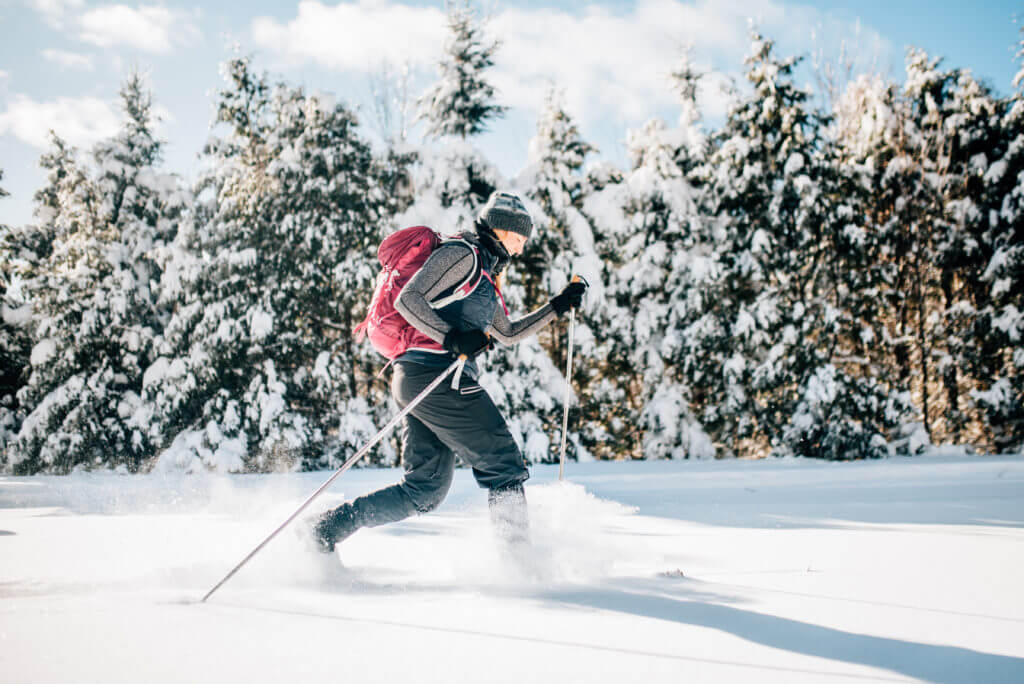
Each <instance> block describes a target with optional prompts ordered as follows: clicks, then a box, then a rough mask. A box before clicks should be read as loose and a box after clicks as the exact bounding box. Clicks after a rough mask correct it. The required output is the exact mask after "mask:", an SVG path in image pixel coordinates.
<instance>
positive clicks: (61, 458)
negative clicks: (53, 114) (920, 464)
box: [0, 8, 1024, 474]
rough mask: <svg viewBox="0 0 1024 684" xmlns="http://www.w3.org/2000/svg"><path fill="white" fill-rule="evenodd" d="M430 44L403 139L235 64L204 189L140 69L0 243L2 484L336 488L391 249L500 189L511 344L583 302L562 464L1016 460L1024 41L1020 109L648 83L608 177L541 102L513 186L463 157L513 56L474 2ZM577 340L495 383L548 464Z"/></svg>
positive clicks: (669, 65) (774, 70)
mask: <svg viewBox="0 0 1024 684" xmlns="http://www.w3.org/2000/svg"><path fill="white" fill-rule="evenodd" d="M448 28H449V36H448V42H447V44H446V45H445V46H444V49H443V51H441V50H440V47H441V46H439V55H438V58H439V61H438V65H437V66H438V68H437V77H436V82H435V84H434V85H433V86H432V87H431V88H430V89H429V90H427V91H426V92H425V93H423V94H421V95H420V97H419V98H418V99H416V98H415V97H414V98H413V102H412V104H413V105H414V106H415V113H414V114H412V115H410V116H417V117H418V124H417V125H419V126H420V127H421V128H422V130H423V136H422V141H420V140H419V139H418V138H417V139H416V140H415V142H413V141H412V139H411V138H409V137H407V136H405V135H396V136H394V137H393V138H392V139H389V140H386V141H384V143H383V144H381V143H380V142H379V141H371V137H370V136H369V135H368V134H367V132H366V129H365V125H366V124H365V122H363V121H361V120H360V119H359V118H357V115H356V110H355V109H354V108H352V107H350V106H349V105H347V104H345V103H344V97H343V96H342V95H343V94H338V97H337V99H336V100H335V99H334V98H332V97H328V96H326V95H323V94H312V93H309V92H306V91H305V90H304V89H303V88H302V87H298V86H295V85H291V84H289V83H287V82H281V81H280V80H279V79H277V78H275V77H274V76H273V75H272V74H268V73H266V72H264V71H263V70H262V69H261V67H260V65H259V64H257V63H255V60H254V59H253V58H247V57H237V58H234V59H231V60H230V61H228V62H226V63H225V64H223V65H222V67H221V70H222V74H223V81H222V86H221V88H220V90H219V92H217V93H216V94H215V96H214V97H215V99H216V102H215V111H216V115H215V120H214V121H212V122H211V127H210V136H209V140H208V142H207V143H206V144H205V146H204V147H203V149H202V150H201V151H199V150H197V152H198V153H200V155H201V159H202V170H201V172H200V173H199V175H198V177H197V178H196V179H195V180H194V182H193V181H189V182H186V181H185V180H183V176H182V175H181V174H180V173H178V172H176V171H175V170H174V169H168V168H166V167H165V166H164V164H163V161H162V147H163V145H164V143H163V142H162V141H161V140H160V139H159V138H158V136H157V135H156V134H155V132H154V117H155V114H154V110H155V108H156V104H157V103H158V101H159V93H156V92H152V91H151V90H150V89H149V86H148V84H147V80H146V79H145V77H143V76H142V75H140V74H139V73H137V72H132V73H131V74H129V75H128V76H127V77H126V79H125V80H124V82H123V84H122V88H121V92H120V97H121V104H122V110H123V124H122V126H121V129H120V131H119V132H118V133H117V134H116V135H114V136H112V137H110V138H108V139H105V140H103V141H101V142H100V143H98V144H97V145H95V146H94V147H92V148H91V149H76V148H75V147H73V146H71V145H70V144H69V143H67V142H66V141H65V140H63V139H61V138H60V137H58V136H57V135H56V134H53V135H52V137H51V142H50V145H49V149H48V151H47V152H46V153H45V154H43V156H42V157H41V158H40V160H39V163H40V164H41V165H42V167H43V168H44V169H45V170H46V172H47V181H46V183H45V185H44V186H43V187H42V188H40V189H39V190H38V192H37V193H36V195H35V200H34V201H35V213H34V220H33V221H32V222H31V223H30V224H27V225H18V226H14V225H11V226H8V225H2V226H0V301H2V314H3V315H2V323H0V470H2V471H3V472H6V473H13V474H31V473H54V474H63V473H69V472H71V471H73V470H76V469H83V468H84V469H117V470H124V471H127V472H148V471H151V470H153V469H170V470H183V471H192V472H195V471H201V470H206V469H211V470H217V471H221V472H271V471H281V470H296V469H306V470H309V469H324V468H332V467H337V466H339V465H340V464H341V463H342V462H343V461H344V459H345V458H346V457H348V456H350V455H352V454H353V453H354V452H355V451H356V450H358V449H359V447H360V446H361V445H362V444H363V443H364V442H365V441H367V440H368V439H369V438H370V437H372V436H373V435H374V434H375V433H376V432H377V430H378V429H380V427H381V426H383V425H384V424H385V423H386V422H387V420H388V419H389V417H390V416H391V415H393V413H394V411H395V407H394V405H393V403H392V400H391V399H390V395H389V392H388V378H389V373H390V371H384V372H383V374H381V369H382V368H383V367H384V366H385V364H386V363H387V360H386V359H383V358H382V357H380V356H378V355H377V354H376V353H375V352H374V351H373V349H372V348H371V347H370V345H369V344H368V343H367V342H366V341H365V340H360V339H357V337H356V335H355V334H354V333H353V329H354V328H355V326H356V325H357V324H358V323H359V322H360V321H361V320H362V319H363V317H364V316H365V314H366V308H367V305H368V303H369V301H370V298H371V296H372V294H373V288H374V282H375V278H376V276H377V273H378V271H379V264H378V262H377V247H378V245H379V244H380V242H381V240H382V239H383V238H384V237H386V236H387V235H388V234H390V233H392V232H394V231H395V230H397V229H399V228H402V227H405V226H411V225H428V226H431V227H433V228H435V229H437V230H438V231H440V232H442V233H445V234H455V233H457V232H459V231H462V230H468V229H471V228H472V225H473V220H474V218H475V216H476V213H477V211H478V210H479V208H480V206H481V205H482V204H483V202H484V201H485V200H486V199H487V197H488V196H489V195H490V193H491V192H492V191H494V190H506V191H509V192H514V193H516V194H518V195H519V196H520V197H522V198H523V200H524V202H525V203H526V205H527V207H528V209H529V211H530V213H531V215H532V216H533V219H534V224H535V228H534V234H533V237H532V238H531V240H530V241H529V243H528V244H527V247H526V251H525V253H524V254H523V255H522V256H521V257H519V258H516V259H513V261H512V264H511V266H510V267H509V270H508V272H507V274H506V279H505V285H504V295H505V299H506V300H507V302H508V304H509V308H510V309H511V310H512V314H513V317H515V316H516V315H523V314H525V313H527V312H529V311H532V310H533V309H535V308H537V307H539V306H541V305H543V304H544V303H546V302H547V301H548V299H549V298H550V297H551V296H553V295H554V294H556V293H557V292H558V291H559V290H560V289H561V288H562V287H564V285H565V284H566V282H567V281H568V279H569V278H570V277H571V275H572V274H573V273H579V274H581V275H583V276H584V277H585V278H586V279H587V281H588V282H589V283H590V289H589V291H588V294H587V297H586V299H585V301H584V305H583V308H582V309H581V310H580V311H579V312H578V315H577V317H576V324H575V332H574V336H575V337H574V339H575V342H574V345H575V347H574V349H575V352H574V354H575V356H574V359H573V371H572V375H573V377H572V378H571V385H572V388H573V394H574V396H573V399H572V410H571V412H570V420H569V425H570V430H569V434H568V441H569V454H570V457H571V458H575V459H579V460H590V459H684V458H733V457H766V456H802V457H811V458H821V459H830V460H847V459H864V458H879V457H887V456H896V455H906V456H913V455H915V454H918V453H922V452H923V451H925V450H927V449H928V448H930V447H931V446H932V445H942V444H954V445H961V446H965V447H967V448H968V449H970V450H972V451H975V452H977V453H986V454H1000V453H1016V452H1019V451H1020V450H1022V449H1024V342H1022V337H1024V40H1022V41H1021V43H1020V45H1019V46H1018V56H1017V59H1018V62H1019V63H1020V66H1021V68H1020V69H1019V72H1018V75H1017V77H1016V79H1015V80H1014V82H1013V83H1012V84H999V86H1000V87H1003V88H1005V89H1006V91H1007V92H1008V93H1009V95H1006V96H1002V95H999V94H997V92H996V91H995V90H994V89H993V86H992V85H990V84H986V83H984V82H980V81H979V80H977V79H976V78H975V77H974V76H973V75H972V73H971V71H970V70H969V69H968V68H967V65H965V66H963V67H961V66H956V65H947V64H946V63H945V62H944V61H943V60H942V59H941V58H940V57H939V56H937V55H930V54H926V53H925V52H923V51H920V50H916V49H911V50H908V51H907V53H906V61H905V69H904V71H903V73H902V74H900V77H899V80H893V79H891V78H886V77H882V76H880V75H877V74H852V75H851V76H850V77H849V78H848V79H845V80H844V82H843V83H841V84H840V85H841V88H836V89H835V92H834V93H833V96H832V97H829V98H824V100H823V101H825V102H827V104H815V102H816V101H817V99H816V98H815V97H814V95H813V94H812V93H811V92H810V91H809V90H807V89H806V88H804V87H803V86H801V85H799V84H800V83H801V80H800V79H798V78H797V76H796V74H795V71H796V70H797V69H799V68H801V67H800V66H799V65H800V62H801V57H799V56H788V55H783V54H779V51H778V50H777V49H776V48H775V46H774V45H773V41H772V40H771V38H770V37H769V36H763V35H760V34H759V33H758V32H757V31H756V30H752V31H751V34H750V47H749V50H748V57H747V59H746V62H745V64H744V67H743V73H744V77H745V78H744V80H743V81H737V82H736V83H735V87H734V89H733V92H732V93H731V98H732V105H731V107H730V109H729V111H728V114H727V115H726V116H725V118H724V120H723V121H721V122H715V123H714V125H712V124H711V123H710V122H708V121H707V120H706V119H705V118H703V116H702V113H701V111H700V109H699V107H698V98H697V89H698V85H699V84H700V82H701V79H702V78H705V77H706V76H707V74H704V73H701V72H700V71H699V70H698V69H696V68H695V66H694V61H693V60H692V59H691V56H690V55H688V54H687V53H685V52H681V53H680V54H677V55H666V60H667V61H666V64H665V72H666V73H670V74H671V78H670V79H668V80H667V81H666V83H665V87H666V88H668V89H671V90H672V91H673V92H674V93H675V94H676V95H677V96H678V109H677V113H678V117H677V118H676V119H674V120H664V119H662V118H658V117H655V118H651V119H650V120H648V121H647V123H646V124H644V125H643V126H641V127H639V128H636V129H634V130H630V131H628V132H626V131H624V132H623V138H624V139H625V140H626V141H627V144H628V164H627V165H624V166H623V165H618V164H613V163H611V162H608V161H606V160H604V159H602V156H601V152H600V151H599V150H597V149H595V147H594V146H593V145H592V144H591V143H588V141H587V140H585V139H584V138H583V136H582V135H581V133H580V128H579V126H578V125H577V123H576V122H575V121H574V120H573V117H572V116H571V115H570V114H569V113H568V112H567V111H566V106H565V104H564V98H563V97H562V95H561V93H560V91H559V90H558V88H557V87H554V88H552V90H551V92H550V95H549V97H548V100H547V103H546V106H545V108H544V111H543V112H542V113H541V115H540V117H539V119H538V120H537V122H536V129H535V133H534V135H533V137H532V139H530V140H523V141H522V144H523V145H524V146H527V145H528V149H529V163H528V165H527V166H526V167H525V168H524V169H522V170H521V172H520V173H519V174H518V175H516V176H515V177H505V176H503V175H502V173H501V172H500V171H499V170H498V167H497V165H496V164H495V163H494V161H493V160H490V159H487V158H486V157H485V155H484V154H483V153H482V152H481V151H480V149H479V148H478V147H477V146H476V145H475V144H474V140H475V138H476V137H477V136H478V135H479V134H480V133H481V132H482V131H484V130H486V129H487V128H488V124H489V123H491V122H493V121H494V120H495V119H497V118H499V117H501V116H502V115H503V114H504V112H505V111H506V110H505V107H504V106H503V105H502V103H501V93H500V92H499V91H496V89H495V88H494V87H493V86H492V85H491V83H490V81H489V73H488V70H489V69H490V68H491V67H492V66H493V63H494V59H495V55H497V54H499V53H500V50H501V44H500V42H498V41H496V40H493V39H491V38H489V37H488V34H487V33H486V31H485V28H486V24H485V22H484V21H483V20H481V19H479V18H478V17H477V16H476V14H474V13H473V12H472V11H471V10H470V9H467V8H461V9H458V8H457V9H453V10H451V11H450V13H449V27H448ZM0 174H2V171H0ZM2 186H3V178H2V175H0V194H6V193H4V192H3V190H2ZM2 201H3V200H2V199H0V202H2ZM567 333H568V318H562V319H559V321H557V322H556V323H555V324H554V325H552V326H550V327H548V328H547V329H545V330H544V331H543V332H542V333H541V334H540V335H539V336H538V337H537V338H534V339H531V340H529V341H527V342H525V343H523V344H521V345H518V346H516V347H510V348H502V347H500V346H499V347H497V348H496V349H494V350H492V351H490V352H489V353H488V354H487V355H486V358H485V359H484V360H483V364H482V367H483V370H484V374H483V376H482V378H481V382H482V384H484V386H485V387H486V388H487V390H488V391H489V393H490V394H491V396H492V397H493V398H494V400H495V402H496V403H497V404H498V406H499V408H500V409H501V411H502V413H503V414H504V415H505V416H506V417H507V419H508V421H509V426H510V428H511V429H512V432H513V435H514V436H515V437H516V439H517V441H519V443H520V444H521V446H522V448H523V451H524V453H525V454H526V456H527V458H528V459H529V460H530V461H532V462H534V463H538V462H551V461H552V460H557V458H558V447H559V443H560V439H561V419H562V406H563V401H564V399H565V397H564V393H565V387H566V378H565V376H564V373H565V368H566V352H567V343H566V340H567ZM397 444H398V439H397V437H396V436H394V435H392V436H391V437H390V438H389V440H385V441H384V442H382V443H381V445H379V447H378V448H376V449H375V451H374V452H373V453H372V454H371V456H370V458H368V459H367V460H366V461H365V462H364V463H368V464H378V465H394V464H396V463H398V462H399V460H400V458H401V456H400V453H399V450H398V447H397Z"/></svg>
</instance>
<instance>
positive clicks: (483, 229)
mask: <svg viewBox="0 0 1024 684" xmlns="http://www.w3.org/2000/svg"><path fill="white" fill-rule="evenodd" d="M476 234H477V237H479V238H480V244H481V245H483V246H484V249H486V250H487V251H488V252H490V253H491V254H493V255H494V256H495V257H496V258H497V259H498V263H497V264H495V265H494V272H493V273H492V274H491V275H493V276H495V277H497V276H498V275H500V274H501V272H502V271H504V270H505V267H506V266H508V262H509V261H511V259H512V255H511V254H509V253H508V250H507V249H505V245H503V244H502V243H501V240H499V239H498V235H497V234H496V233H495V232H494V231H493V230H491V227H490V226H488V225H487V224H486V223H484V222H483V221H477V222H476Z"/></svg>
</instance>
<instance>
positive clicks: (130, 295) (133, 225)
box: [10, 73, 188, 473]
mask: <svg viewBox="0 0 1024 684" xmlns="http://www.w3.org/2000/svg"><path fill="white" fill-rule="evenodd" d="M121 102H122V107H123V110H124V114H125V123H124V125H123V126H122V128H121V130H120V132H118V133H117V134H116V135H115V136H114V137H113V138H110V139H108V140H104V141H101V142H100V143H99V144H97V145H96V147H95V148H94V150H93V153H92V160H91V161H92V163H91V164H90V165H89V166H85V165H82V164H80V163H79V162H78V161H77V159H76V154H75V152H74V151H73V150H71V149H69V148H68V147H67V146H66V145H64V143H63V142H61V141H60V140H59V139H56V138H55V140H54V151H53V152H52V153H50V154H48V155H46V156H44V158H43V162H42V163H43V166H44V167H46V168H48V169H50V184H49V185H48V186H47V187H45V188H43V190H42V191H40V192H39V193H38V194H37V201H38V203H39V207H38V209H37V212H36V215H37V218H39V220H40V221H41V222H42V223H43V224H44V226H43V227H42V228H41V230H42V231H43V232H44V234H46V235H52V236H53V244H52V248H50V250H49V254H48V255H47V258H46V260H45V262H43V263H41V264H40V267H41V271H40V273H39V275H38V276H37V277H35V278H33V279H32V281H31V283H32V284H31V299H32V303H33V306H34V309H35V313H34V321H33V343H34V346H33V348H32V353H31V364H32V373H31V376H30V378H29V381H28V384H27V385H26V386H25V387H24V388H23V389H22V390H21V391H20V392H19V393H18V399H19V402H20V403H21V404H22V405H23V406H24V407H25V410H26V411H27V412H28V415H27V416H26V418H25V420H24V423H23V424H22V427H21V430H20V432H19V433H18V436H17V439H16V440H15V442H14V443H13V445H12V446H13V448H12V449H11V458H10V461H11V464H12V465H13V466H14V469H15V471H16V472H35V471H38V470H47V471H52V472H61V473H63V472H68V471H69V470H70V469H71V468H73V467H75V466H78V465H84V466H86V467H93V466H97V465H103V466H123V467H126V468H128V469H129V470H131V471H135V470H138V469H139V468H140V467H141V466H142V464H143V463H144V462H145V460H146V459H147V458H148V457H149V456H151V455H152V454H153V449H154V444H153V443H152V441H151V439H150V435H149V433H148V431H147V429H148V423H149V416H148V413H147V412H146V410H145V407H144V406H143V402H142V400H141V398H140V393H141V390H142V380H143V377H142V376H143V369H144V368H146V367H147V366H148V365H149V363H150V362H151V361H152V360H153V358H155V355H154V342H155V338H156V337H157V335H158V334H159V333H160V331H161V329H162V327H163V323H164V316H163V315H162V313H161V311H160V310H159V309H158V307H157V305H156V298H157V296H156V293H155V291H154V288H155V286H156V283H157V281H158V279H159V277H160V271H159V267H158V266H157V265H156V264H155V262H154V258H153V250H154V249H158V248H159V247H160V246H161V245H162V244H164V243H166V242H167V241H169V240H171V239H173V237H174V234H175V232H176V230H177V223H178V220H179V219H180V216H181V214H182V212H183V211H184V209H185V207H186V206H187V203H188V197H187V194H186V193H183V192H181V191H180V190H179V188H178V183H177V180H176V179H175V178H174V177H173V176H170V175H167V174H164V173H162V172H160V171H159V170H158V164H159V162H160V150H161V142H160V141H159V140H157V139H156V138H155V137H154V135H153V117H152V112H151V96H150V94H149V92H148V90H147V89H146V87H145V85H144V82H143V79H142V77H141V76H140V75H139V74H137V73H136V74H132V75H131V76H130V77H129V78H128V79H127V81H126V82H125V84H124V85H123V86H122V88H121Z"/></svg>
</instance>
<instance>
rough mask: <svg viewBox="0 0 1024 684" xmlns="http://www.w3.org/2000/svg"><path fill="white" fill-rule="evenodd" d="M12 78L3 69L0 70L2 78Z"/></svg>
mask: <svg viewBox="0 0 1024 684" xmlns="http://www.w3.org/2000/svg"><path fill="white" fill-rule="evenodd" d="M10 76H11V75H10V74H9V73H7V72H6V71H4V70H3V69H0V78H10Z"/></svg>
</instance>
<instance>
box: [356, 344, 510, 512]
mask: <svg viewBox="0 0 1024 684" xmlns="http://www.w3.org/2000/svg"><path fill="white" fill-rule="evenodd" d="M443 371H444V368H443V367H442V368H436V367H432V366H427V365H423V364H418V363H402V362H399V363H396V364H394V374H393V376H392V381H391V394H392V396H393V397H394V398H395V401H396V402H398V405H399V406H401V407H403V408H404V407H405V406H406V405H407V404H408V403H409V402H410V401H412V400H413V399H414V398H416V396H417V395H419V393H420V392H422V391H423V390H424V389H426V387H427V385H429V384H430V383H431V382H432V381H433V380H434V379H435V378H437V376H438V375H439V374H440V373H442V372H443ZM402 454H403V462H404V465H405V477H404V478H403V479H402V481H401V482H399V483H398V484H396V485H392V486H390V487H385V488H384V489H380V490H377V491H376V492H373V493H371V494H367V495H365V496H361V497H359V498H357V499H356V500H355V501H353V502H352V503H351V506H352V509H351V513H352V516H351V522H352V523H353V527H354V528H358V527H375V526H377V525H383V524H385V523H389V522H395V521H398V520H402V519H404V518H407V517H409V516H411V515H413V514H415V513H426V512H428V511H431V510H433V509H434V508H436V507H437V506H438V505H439V504H440V503H441V502H442V501H443V500H444V497H445V495H447V494H448V489H449V488H450V487H451V484H452V477H453V476H454V473H455V454H458V455H459V456H461V457H462V458H463V460H465V462H466V463H467V464H468V465H469V466H470V467H471V468H472V469H473V476H474V477H475V478H476V481H477V482H478V483H479V484H480V486H481V487H483V488H486V489H489V490H491V491H492V492H497V491H502V490H507V489H509V488H515V487H516V486H517V485H519V484H520V483H522V482H523V481H525V480H526V479H527V478H529V477H530V473H529V471H528V470H527V469H526V464H525V462H524V461H523V454H522V452H521V451H520V450H519V447H518V446H517V445H516V443H515V440H513V439H512V433H510V432H509V429H508V425H507V424H506V423H505V419H504V418H503V417H502V416H501V413H500V412H499V411H498V408H497V407H496V406H495V405H494V402H493V401H492V400H491V397H490V396H489V395H488V394H487V392H486V391H485V390H484V388H483V387H481V386H480V384H479V383H477V382H476V380H473V379H471V378H469V377H467V376H465V375H464V376H463V377H462V380H461V382H460V386H459V389H452V387H451V382H450V380H447V379H446V380H445V381H444V382H442V383H441V384H440V385H439V386H438V387H436V388H435V389H434V391H433V392H431V393H430V394H429V395H427V396H426V397H424V399H423V400H422V401H421V402H420V403H419V404H418V405H417V406H416V407H415V408H414V409H413V410H412V411H411V412H410V413H409V414H408V415H407V416H406V417H405V421H404V423H403V425H402ZM520 491H521V489H520Z"/></svg>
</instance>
